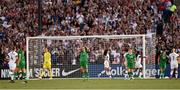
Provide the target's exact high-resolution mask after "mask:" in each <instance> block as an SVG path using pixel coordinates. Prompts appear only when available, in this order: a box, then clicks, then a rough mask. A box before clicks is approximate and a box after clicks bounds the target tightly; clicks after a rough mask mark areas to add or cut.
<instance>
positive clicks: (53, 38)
mask: <svg viewBox="0 0 180 90" xmlns="http://www.w3.org/2000/svg"><path fill="white" fill-rule="evenodd" d="M146 37H147V36H146V35H145V34H141V35H93V36H37V37H26V69H27V78H29V77H30V68H29V63H30V62H29V61H30V58H29V57H30V56H29V53H30V49H29V44H30V40H79V39H84V38H101V39H131V38H141V39H142V41H141V42H142V52H143V53H142V54H143V72H146V71H145V68H146V58H145V57H146ZM143 77H144V78H146V75H145V73H143Z"/></svg>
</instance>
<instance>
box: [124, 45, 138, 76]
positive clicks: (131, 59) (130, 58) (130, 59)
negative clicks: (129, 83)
mask: <svg viewBox="0 0 180 90" xmlns="http://www.w3.org/2000/svg"><path fill="white" fill-rule="evenodd" d="M135 59H136V55H135V54H134V53H133V52H132V48H129V51H128V53H127V54H126V60H127V61H126V62H127V68H128V75H129V77H130V79H134V78H133V72H134V68H135Z"/></svg>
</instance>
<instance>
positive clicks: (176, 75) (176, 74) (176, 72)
mask: <svg viewBox="0 0 180 90" xmlns="http://www.w3.org/2000/svg"><path fill="white" fill-rule="evenodd" d="M175 77H176V78H178V71H177V70H176V71H175Z"/></svg>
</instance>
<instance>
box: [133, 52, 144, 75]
mask: <svg viewBox="0 0 180 90" xmlns="http://www.w3.org/2000/svg"><path fill="white" fill-rule="evenodd" d="M141 60H142V59H141V55H140V54H138V55H137V58H136V61H135V68H136V71H138V73H139V78H142V64H141Z"/></svg>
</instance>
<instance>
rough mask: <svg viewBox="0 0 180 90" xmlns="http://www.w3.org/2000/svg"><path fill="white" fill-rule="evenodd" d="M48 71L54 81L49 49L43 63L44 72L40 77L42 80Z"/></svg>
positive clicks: (45, 50)
mask: <svg viewBox="0 0 180 90" xmlns="http://www.w3.org/2000/svg"><path fill="white" fill-rule="evenodd" d="M46 69H47V70H48V71H49V73H50V79H52V70H51V53H50V52H49V50H48V48H47V47H46V48H45V49H44V62H43V71H42V73H41V75H40V77H39V78H40V79H42V77H43V76H44V75H45V70H46Z"/></svg>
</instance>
